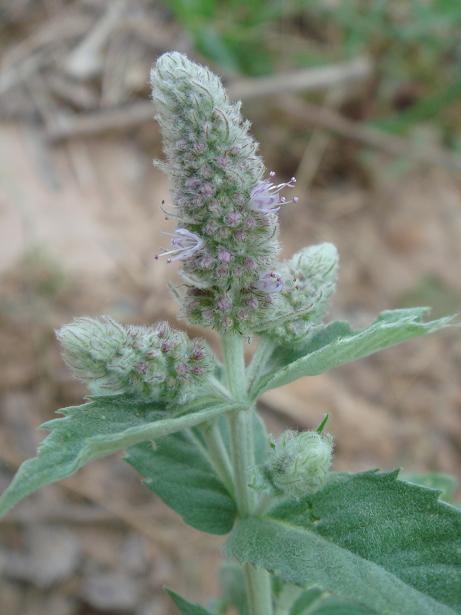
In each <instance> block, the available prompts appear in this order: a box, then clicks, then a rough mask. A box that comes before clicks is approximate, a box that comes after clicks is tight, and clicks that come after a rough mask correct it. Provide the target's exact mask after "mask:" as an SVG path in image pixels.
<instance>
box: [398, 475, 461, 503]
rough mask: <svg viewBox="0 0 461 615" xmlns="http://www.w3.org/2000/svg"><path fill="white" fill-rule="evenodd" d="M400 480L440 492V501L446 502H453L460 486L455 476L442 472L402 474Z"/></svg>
mask: <svg viewBox="0 0 461 615" xmlns="http://www.w3.org/2000/svg"><path fill="white" fill-rule="evenodd" d="M400 480H404V481H406V482H407V483H414V484H415V485H421V487H427V488H429V489H437V490H438V491H440V499H441V500H445V502H451V501H452V500H453V497H454V495H455V491H456V487H457V486H458V481H457V479H456V478H455V477H454V476H451V475H450V474H443V473H441V472H429V473H427V474H401V476H400Z"/></svg>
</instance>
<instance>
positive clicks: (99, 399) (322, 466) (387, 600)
mask: <svg viewBox="0 0 461 615" xmlns="http://www.w3.org/2000/svg"><path fill="white" fill-rule="evenodd" d="M151 77H152V86H153V99H154V103H155V108H156V112H157V119H158V120H159V123H160V127H161V129H162V134H163V139H164V146H165V153H166V163H165V164H164V165H163V167H164V168H165V170H166V171H167V173H168V174H169V176H170V179H171V185H172V200H173V206H174V208H175V212H174V216H175V217H176V219H177V221H178V228H177V229H176V231H175V232H174V233H173V236H172V240H171V244H172V245H171V249H168V250H166V251H165V252H164V253H163V255H164V256H166V257H167V258H168V259H169V260H180V261H182V264H183V267H182V276H183V278H184V282H185V291H184V292H183V293H182V294H181V295H180V302H181V304H182V308H183V312H184V314H185V315H186V316H187V318H188V320H189V321H190V322H193V323H197V324H202V325H208V326H210V327H213V328H215V329H217V330H218V332H219V333H220V334H221V337H220V341H221V351H222V352H221V355H222V358H223V362H222V363H221V361H220V360H219V359H218V358H217V357H215V356H214V355H213V353H212V351H211V350H210V349H209V348H208V346H207V345H206V344H205V342H203V341H201V340H199V339H190V338H189V337H188V336H187V335H186V333H184V332H182V331H178V330H175V329H172V328H171V327H170V326H169V325H168V324H167V323H158V324H157V325H155V326H151V327H140V326H128V325H123V324H119V323H117V322H115V321H114V320H112V319H111V318H109V317H102V318H99V319H92V318H80V319H77V320H76V321H74V322H73V323H71V324H70V325H66V326H64V327H62V328H61V329H60V330H59V332H58V338H59V341H60V342H61V344H62V347H63V354H64V359H65V361H66V363H67V364H68V365H69V367H70V368H71V370H72V371H73V373H74V375H75V376H76V377H77V378H79V379H80V380H82V381H83V382H85V384H86V385H87V386H88V389H89V392H90V397H89V400H88V401H87V403H84V404H82V405H81V406H75V407H71V408H64V409H63V410H60V411H59V413H60V414H62V415H63V416H62V417H60V418H56V419H54V420H51V421H48V422H47V423H45V424H44V425H43V428H44V429H45V430H47V431H48V432H49V434H48V436H47V437H46V438H45V439H44V441H43V442H42V444H41V445H40V447H39V450H38V454H37V457H35V458H33V459H29V460H28V461H25V462H24V463H23V464H22V465H21V466H20V468H19V470H18V472H17V473H16V476H15V477H14V478H13V481H12V482H11V484H10V486H9V487H8V488H7V489H6V491H5V492H4V493H3V494H2V495H1V496H0V514H5V513H6V512H7V511H9V510H10V509H11V508H12V507H13V506H14V505H15V504H16V503H17V502H19V501H20V500H21V499H22V498H24V497H26V496H28V495H29V494H31V493H33V492H34V491H35V490H36V489H38V488H39V487H41V486H43V485H47V484H49V483H52V482H54V481H57V480H60V479H62V478H65V477H67V476H70V475H71V474H73V473H74V472H76V471H77V470H79V469H80V468H81V467H83V466H84V465H85V464H87V463H89V462H90V461H92V460H94V459H98V458H100V457H103V456H106V455H110V454H112V453H115V452H117V451H122V450H123V451H125V457H124V459H125V460H126V461H127V462H128V463H129V464H130V465H131V466H132V467H133V468H134V469H135V470H136V471H138V472H139V474H140V475H141V477H142V479H143V482H144V484H145V485H146V486H147V487H148V488H149V489H151V490H152V491H153V492H154V493H155V494H157V495H158V496H159V497H160V498H161V499H162V500H163V502H164V503H165V504H167V505H168V506H169V507H170V508H172V509H173V510H174V511H176V512H177V513H178V514H179V515H180V516H181V518H182V519H183V520H184V522H185V523H187V524H189V525H191V526H192V527H194V528H196V529H198V530H201V531H204V532H208V533H210V534H218V535H223V534H230V536H229V538H228V540H227V544H226V553H227V557H228V561H227V562H226V564H225V565H224V567H223V568H222V570H221V577H220V581H221V586H222V595H221V596H220V597H219V598H217V599H216V600H215V601H213V603H212V604H210V605H207V606H206V607H203V606H200V605H198V604H194V603H192V602H189V601H187V600H186V599H184V598H182V597H181V596H179V595H178V594H176V593H174V592H172V591H170V590H167V591H168V593H169V595H170V596H171V598H172V600H173V602H174V604H175V605H176V607H177V609H178V610H179V613H180V614H181V615H226V614H227V613H229V610H230V609H233V610H234V611H233V612H235V613H237V614H238V615H453V614H454V613H461V511H460V510H458V508H457V506H459V505H457V504H456V503H455V502H454V503H453V504H449V503H447V502H448V501H450V502H452V500H453V497H454V494H455V492H456V483H455V481H454V479H452V478H451V477H450V476H446V475H440V474H430V475H419V474H412V475H407V476H406V480H399V479H398V472H390V473H380V472H378V471H372V472H365V473H360V474H340V473H334V472H332V471H331V469H330V466H331V461H332V449H333V444H332V438H331V437H330V436H329V435H324V434H323V433H322V431H323V428H324V426H325V422H326V418H327V417H326V418H325V419H324V420H323V421H322V423H321V425H320V426H319V427H318V428H317V431H307V432H300V433H298V432H294V431H286V432H284V433H283V434H282V435H281V436H280V437H279V438H278V439H277V440H275V441H272V440H270V438H269V437H268V435H267V432H266V428H265V425H264V423H263V421H262V420H261V419H260V417H259V416H258V414H257V410H256V404H257V401H258V398H259V397H260V395H262V394H263V393H264V392H266V391H268V390H269V389H272V388H275V387H279V386H283V385H285V384H289V383H290V382H293V381H295V380H297V379H299V378H302V377H305V376H315V375H317V374H321V373H323V372H325V371H327V370H329V369H331V368H334V367H338V366H340V365H344V364H346V363H349V362H351V361H355V360H357V359H360V358H362V357H366V356H368V355H370V354H372V353H375V352H377V351H379V350H382V349H384V348H388V347H390V346H393V345H396V344H399V343H400V342H403V341H405V340H408V339H411V338H413V337H416V336H419V335H424V334H427V333H431V332H433V331H437V330H440V329H443V328H445V327H448V326H451V325H452V319H451V318H440V319H438V320H433V321H425V320H423V317H424V315H425V314H426V312H427V308H412V309H399V310H387V311H385V312H382V313H381V314H380V315H379V316H378V317H377V319H376V320H375V321H374V322H372V323H371V324H370V325H369V326H368V327H365V328H364V329H360V330H355V329H354V328H353V327H352V326H351V325H350V324H349V323H347V322H342V321H337V322H330V323H327V324H322V320H323V319H324V317H325V315H326V312H327V309H328V305H329V301H330V298H331V296H332V294H333V292H334V290H335V287H336V276H337V270H338V255H337V251H336V248H335V247H334V246H333V245H332V244H329V243H322V244H319V245H316V246H311V247H308V248H305V249H303V250H301V251H299V252H298V253H297V254H295V255H294V256H293V257H292V258H291V259H290V260H289V261H287V262H284V263H278V264H277V262H276V260H275V259H276V254H277V249H278V246H277V239H276V235H277V230H278V220H277V214H278V211H279V209H280V207H281V206H282V205H285V204H287V203H288V201H286V199H285V198H284V197H283V196H282V195H281V194H280V193H281V191H282V190H284V189H286V188H293V187H294V185H295V179H294V178H291V179H290V180H289V181H288V182H280V183H277V184H275V183H273V182H272V181H271V180H268V179H263V171H264V166H263V163H262V160H261V159H260V158H259V156H257V154H256V144H255V142H254V141H253V140H252V138H251V137H250V135H249V133H248V130H249V124H248V123H247V122H245V121H243V120H242V118H241V115H240V106H239V104H234V103H231V102H230V101H229V100H228V98H227V95H226V92H225V90H224V88H223V86H222V84H221V82H220V80H219V79H218V77H216V76H215V75H213V74H212V73H211V72H210V71H209V70H208V69H206V68H204V67H202V66H199V65H197V64H194V63H193V62H191V61H190V60H189V59H188V58H186V57H185V56H183V55H181V54H178V53H168V54H165V55H163V56H161V57H160V58H159V59H158V60H157V62H156V64H155V65H154V68H153V71H152V75H151ZM273 175H274V173H270V174H269V177H270V178H272V177H273ZM295 200H296V199H295V198H293V202H294V201H295ZM293 206H295V205H293ZM158 256H160V255H158ZM243 333H245V335H252V336H253V337H254V336H255V335H256V334H257V335H259V336H260V339H259V340H257V341H258V345H257V348H256V351H255V353H254V355H253V358H252V359H251V363H250V364H249V366H248V367H247V365H246V361H245V352H244V350H245V343H246V338H244V337H243V335H242V334H243ZM307 412H308V408H307V407H306V413H307ZM332 422H333V423H334V416H333V417H332ZM340 443H341V441H340V438H338V444H339V446H340ZM439 496H442V497H443V499H445V500H446V501H445V502H443V501H441V500H440V499H439Z"/></svg>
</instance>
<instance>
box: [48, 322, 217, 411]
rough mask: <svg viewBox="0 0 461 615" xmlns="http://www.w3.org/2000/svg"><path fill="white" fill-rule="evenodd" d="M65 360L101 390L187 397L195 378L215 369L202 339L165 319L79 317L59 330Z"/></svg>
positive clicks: (95, 391)
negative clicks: (143, 323) (146, 323)
mask: <svg viewBox="0 0 461 615" xmlns="http://www.w3.org/2000/svg"><path fill="white" fill-rule="evenodd" d="M57 337H58V339H59V341H60V342H61V345H62V349H63V356H64V360H65V361H66V363H67V365H68V366H69V367H70V369H71V370H72V372H73V373H74V375H75V376H76V377H77V378H79V379H80V380H82V381H83V382H85V383H86V384H87V385H88V387H89V389H90V391H91V392H92V393H93V394H97V395H119V394H122V393H125V394H128V395H133V396H142V397H145V398H151V399H153V400H154V399H155V400H160V399H162V400H166V401H167V402H168V401H171V402H173V401H175V402H178V401H184V400H185V399H186V397H187V395H188V393H189V392H190V391H191V388H192V386H193V384H194V382H196V381H199V380H200V379H201V377H203V375H204V374H206V373H208V372H209V371H210V369H211V366H210V353H209V351H208V349H207V347H206V345H205V344H204V342H202V341H201V340H190V339H189V338H188V337H187V335H186V334H185V333H182V332H180V331H175V330H174V329H172V328H170V327H169V325H168V324H167V323H165V322H160V323H159V324H158V325H157V326H155V327H139V326H133V325H131V326H125V325H121V324H119V323H117V322H115V321H114V320H112V319H111V318H108V317H102V318H99V319H94V318H78V319H76V320H75V321H74V322H73V323H71V324H69V325H66V326H64V327H62V328H61V329H59V331H58V332H57Z"/></svg>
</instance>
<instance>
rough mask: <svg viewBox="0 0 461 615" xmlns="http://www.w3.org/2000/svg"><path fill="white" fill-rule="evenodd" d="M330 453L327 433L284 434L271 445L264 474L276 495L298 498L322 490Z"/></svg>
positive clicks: (291, 432) (329, 464) (292, 432)
mask: <svg viewBox="0 0 461 615" xmlns="http://www.w3.org/2000/svg"><path fill="white" fill-rule="evenodd" d="M332 454H333V438H332V437H331V435H330V434H326V435H322V434H320V433H318V432H317V431H303V432H301V433H297V432H294V431H285V432H284V433H283V434H282V435H281V436H280V438H279V439H278V440H276V441H275V442H273V443H272V451H271V453H270V455H269V460H268V462H267V464H266V465H265V467H264V475H265V477H266V480H268V481H269V483H270V484H271V485H272V486H273V487H274V488H275V489H276V491H278V492H279V493H283V494H284V495H287V496H289V497H293V498H301V497H303V496H305V495H309V494H311V493H315V492H316V491H318V490H319V489H321V488H322V487H323V485H324V484H325V482H326V480H327V478H328V473H329V471H330V466H331V461H332Z"/></svg>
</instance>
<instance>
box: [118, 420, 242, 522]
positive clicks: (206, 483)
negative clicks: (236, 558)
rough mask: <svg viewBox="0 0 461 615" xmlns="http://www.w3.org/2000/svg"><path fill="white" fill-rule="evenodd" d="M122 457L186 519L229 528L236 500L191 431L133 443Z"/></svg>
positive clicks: (233, 518) (232, 519) (153, 489)
mask: <svg viewBox="0 0 461 615" xmlns="http://www.w3.org/2000/svg"><path fill="white" fill-rule="evenodd" d="M125 459H126V461H127V462H128V463H129V464H131V465H132V466H133V467H134V468H135V469H136V470H137V471H138V472H139V473H140V474H141V475H142V476H143V477H144V482H145V484H146V485H147V486H148V487H149V488H150V489H152V491H154V492H155V493H156V494H157V495H158V496H159V497H160V498H161V499H162V500H163V501H164V502H165V504H167V505H168V506H170V507H171V508H173V510H175V511H176V512H177V513H178V514H179V515H181V517H182V518H183V520H184V521H185V522H186V523H188V524H189V525H191V526H192V527H195V528H196V529H198V530H201V531H202V532H208V533H209V534H227V533H228V532H230V530H231V529H232V526H233V524H234V520H235V515H236V509H235V503H234V501H233V499H232V498H231V496H230V495H229V493H228V492H227V490H226V488H225V487H224V485H223V484H222V482H221V481H220V480H219V479H218V477H217V476H216V474H215V472H214V470H213V468H212V467H211V465H210V463H209V462H208V460H207V459H206V457H205V456H204V453H202V452H201V450H199V448H198V447H197V445H196V444H195V442H194V440H193V439H192V436H191V434H190V433H187V432H184V433H177V434H173V435H171V436H168V437H167V438H162V440H160V441H159V442H158V444H157V445H156V446H152V445H151V443H150V442H144V443H143V444H138V445H136V446H132V447H130V448H129V449H128V451H127V455H126V457H125Z"/></svg>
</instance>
